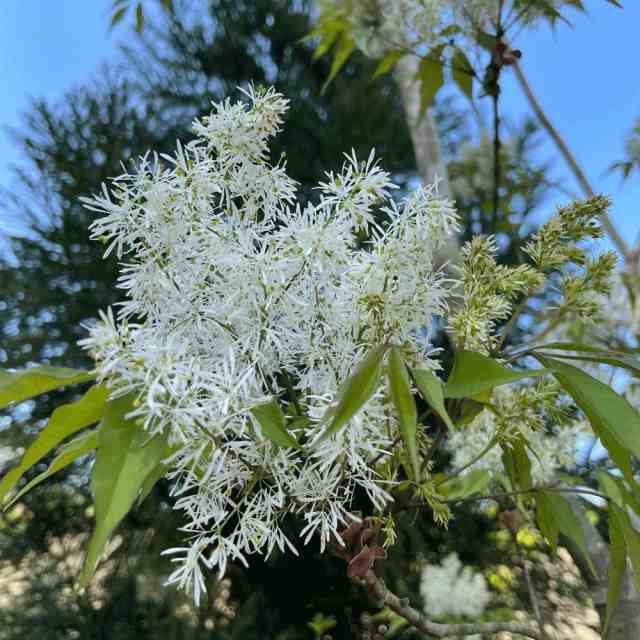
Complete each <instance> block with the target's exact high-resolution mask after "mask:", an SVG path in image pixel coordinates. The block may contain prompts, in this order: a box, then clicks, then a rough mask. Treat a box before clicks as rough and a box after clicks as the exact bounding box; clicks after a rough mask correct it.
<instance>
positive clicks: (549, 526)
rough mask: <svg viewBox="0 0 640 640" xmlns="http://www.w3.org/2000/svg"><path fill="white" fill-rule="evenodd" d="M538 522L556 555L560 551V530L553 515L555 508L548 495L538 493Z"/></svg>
mask: <svg viewBox="0 0 640 640" xmlns="http://www.w3.org/2000/svg"><path fill="white" fill-rule="evenodd" d="M536 506H537V513H536V515H537V521H538V526H539V527H540V531H541V532H542V535H543V536H544V537H545V538H546V539H547V542H548V543H549V546H550V547H551V550H552V551H553V552H554V553H555V552H556V550H557V549H558V535H559V533H560V529H559V528H558V523H557V522H556V519H555V517H554V515H553V507H552V504H551V501H550V500H549V499H548V498H547V495H546V494H545V493H543V492H538V494H537V496H536Z"/></svg>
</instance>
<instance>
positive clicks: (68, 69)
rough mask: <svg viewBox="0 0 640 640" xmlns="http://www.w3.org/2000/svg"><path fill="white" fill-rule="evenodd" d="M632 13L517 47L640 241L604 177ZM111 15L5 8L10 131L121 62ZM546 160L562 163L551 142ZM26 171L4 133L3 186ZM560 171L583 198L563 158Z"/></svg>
mask: <svg viewBox="0 0 640 640" xmlns="http://www.w3.org/2000/svg"><path fill="white" fill-rule="evenodd" d="M624 4H625V9H624V10H623V11H620V10H618V9H616V8H615V7H612V6H611V5H610V4H608V3H606V2H605V0H589V1H588V2H586V5H587V7H588V9H589V15H588V16H578V17H576V19H575V20H574V25H575V28H574V29H570V28H568V27H566V26H564V25H561V26H559V27H558V28H557V30H556V33H555V34H553V33H551V32H550V31H549V30H548V29H546V28H545V29H540V30H538V31H536V32H533V33H527V34H526V35H525V36H524V37H519V38H518V40H517V41H516V42H515V45H516V46H519V47H520V48H521V49H522V50H523V52H524V58H523V60H522V65H523V67H524V69H525V71H526V73H527V75H528V77H529V80H530V83H531V85H532V87H533V89H534V91H535V92H536V93H537V95H538V97H539V99H540V101H541V102H542V104H543V106H544V108H545V109H546V110H547V112H548V114H549V115H550V116H551V118H552V120H553V121H554V123H555V124H556V127H557V129H558V130H559V131H560V132H561V134H562V135H563V136H564V137H565V139H566V141H567V142H568V144H569V146H570V148H571V149H572V150H573V152H574V154H575V155H576V157H577V158H578V159H579V160H580V162H581V163H582V165H583V168H584V170H585V172H586V174H587V175H588V176H589V178H590V180H591V181H592V183H593V185H594V188H595V190H596V191H600V192H604V193H608V194H609V195H611V196H613V198H614V209H613V216H612V217H613V219H614V221H615V223H616V224H617V225H618V226H619V227H620V229H621V230H622V232H623V234H624V235H625V237H627V238H629V239H631V240H633V239H634V238H635V236H636V234H637V233H638V231H640V179H639V178H638V177H633V178H632V179H630V180H629V181H628V182H627V183H626V184H624V185H622V184H621V180H620V178H619V177H618V175H614V176H603V175H602V174H603V173H604V171H605V170H606V168H607V167H608V166H609V164H610V163H611V162H613V161H615V160H618V159H620V158H621V157H622V153H623V140H624V136H625V134H626V133H627V132H628V130H629V129H630V128H631V127H632V125H633V121H634V119H635V118H636V117H638V116H640V37H639V36H638V28H639V27H640V2H638V0H624ZM108 14H109V2H107V1H106V0H90V1H88V0H56V2H52V1H51V0H2V3H1V7H0V70H1V72H2V86H3V88H2V99H0V127H2V128H3V129H4V128H6V127H15V126H18V125H19V124H20V114H21V112H23V111H24V110H25V109H26V108H27V107H28V104H29V97H30V96H32V97H46V98H49V99H52V100H55V99H56V98H58V97H60V96H61V95H62V94H63V93H64V92H65V91H66V90H68V89H70V88H72V87H73V86H75V85H78V84H82V83H83V82H85V81H87V80H88V79H90V78H91V76H92V75H93V74H95V73H96V70H97V69H98V68H99V65H100V63H101V62H105V61H109V60H113V59H114V58H115V57H116V54H117V41H118V39H122V38H128V37H134V35H133V33H132V32H131V29H130V25H127V26H124V27H120V28H118V29H117V30H116V32H115V34H110V33H109V32H108V28H107V26H108ZM503 110H504V112H505V113H506V114H508V116H509V118H510V119H512V120H513V121H517V120H518V119H519V118H521V117H522V116H524V115H526V114H527V113H529V108H528V106H527V104H526V102H525V101H524V99H523V98H522V95H521V93H520V90H519V89H518V87H517V85H516V83H515V81H514V80H513V79H512V78H511V77H510V74H507V76H506V77H505V82H504V97H503ZM141 151H143V150H141ZM541 153H542V155H543V156H544V157H547V158H552V157H555V156H556V155H557V154H556V151H555V148H554V147H553V146H551V144H548V143H545V145H544V147H543V148H542V150H541ZM17 162H20V154H19V152H18V150H17V149H16V148H15V147H14V145H13V144H12V143H11V140H10V138H9V136H8V135H7V134H6V132H5V131H4V130H2V131H0V184H1V185H3V186H8V185H9V183H10V174H9V171H8V167H9V165H10V164H12V163H17ZM555 166H556V168H557V172H558V175H560V176H565V177H566V184H567V186H568V187H570V188H572V189H574V190H575V191H576V192H578V188H577V186H576V185H575V184H574V183H573V180H572V178H571V177H570V175H569V173H568V172H567V171H566V170H565V169H564V166H563V164H562V160H561V159H560V158H558V159H557V161H556V163H555ZM639 175H640V174H639ZM0 221H1V216H0Z"/></svg>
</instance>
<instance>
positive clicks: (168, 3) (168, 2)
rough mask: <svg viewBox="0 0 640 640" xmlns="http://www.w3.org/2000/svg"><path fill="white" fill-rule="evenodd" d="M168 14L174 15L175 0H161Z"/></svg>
mask: <svg viewBox="0 0 640 640" xmlns="http://www.w3.org/2000/svg"><path fill="white" fill-rule="evenodd" d="M160 2H161V3H162V6H163V7H164V10H165V11H166V12H167V13H173V0H160Z"/></svg>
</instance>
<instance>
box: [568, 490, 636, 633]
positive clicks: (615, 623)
mask: <svg viewBox="0 0 640 640" xmlns="http://www.w3.org/2000/svg"><path fill="white" fill-rule="evenodd" d="M569 501H570V502H571V505H572V506H573V508H574V511H575V512H576V514H577V515H578V518H579V519H580V523H581V524H582V528H583V530H584V534H585V538H586V541H587V549H588V550H589V555H590V556H591V560H592V561H593V564H594V566H595V569H596V572H597V575H596V576H594V575H593V574H592V573H591V570H590V569H589V566H588V564H587V562H586V559H585V558H584V556H583V555H582V554H581V552H580V551H579V549H577V548H576V547H575V545H573V544H572V543H571V542H570V541H568V540H567V541H566V544H565V546H566V547H567V549H569V551H570V552H571V555H572V556H573V558H574V560H575V561H576V564H577V565H578V567H579V568H580V571H581V573H582V576H583V577H584V579H585V581H586V583H587V585H588V586H589V589H590V591H591V597H592V598H593V604H594V607H595V609H596V611H597V612H598V615H599V616H600V623H601V626H602V627H603V628H604V621H605V611H606V604H607V573H608V568H609V545H607V543H606V542H605V541H604V540H603V539H602V536H601V535H600V533H599V532H598V530H597V529H596V527H595V526H594V525H593V524H591V522H590V521H589V520H588V519H587V517H586V515H585V512H584V502H583V501H582V500H580V499H579V498H578V497H577V496H571V497H569ZM634 520H635V519H634ZM634 525H635V526H636V527H637V526H638V523H637V522H635V521H634ZM632 638H640V592H638V590H637V589H636V586H635V581H634V579H633V569H632V568H631V566H630V565H629V563H628V562H627V571H626V573H625V576H624V584H623V587H622V593H621V595H620V601H619V602H618V606H617V608H616V610H615V611H614V613H613V616H612V618H611V622H610V624H609V633H608V635H607V640H632Z"/></svg>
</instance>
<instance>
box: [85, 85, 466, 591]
mask: <svg viewBox="0 0 640 640" xmlns="http://www.w3.org/2000/svg"><path fill="white" fill-rule="evenodd" d="M247 98H248V103H249V104H248V105H247V104H244V103H237V104H232V103H230V102H229V101H226V102H224V103H223V104H218V105H214V110H213V112H212V113H211V115H210V116H208V117H205V118H203V119H202V120H201V121H196V122H195V124H194V131H195V133H196V135H197V137H196V139H194V140H193V141H192V142H190V143H189V144H187V145H186V146H181V145H180V144H178V148H177V152H176V154H175V157H170V156H165V155H163V156H160V157H158V156H156V155H146V156H144V157H143V158H141V160H140V162H139V164H138V167H137V171H136V172H135V173H133V174H125V175H122V176H120V177H118V178H116V179H114V180H113V182H112V184H111V188H110V190H108V189H107V188H106V187H104V188H103V193H102V195H100V196H97V197H95V198H93V199H87V200H86V201H85V203H86V206H87V207H88V208H89V209H91V210H93V211H95V212H98V213H99V214H102V217H100V218H98V219H97V220H96V221H95V222H94V223H93V225H92V232H93V237H95V238H97V239H100V240H102V241H104V242H105V243H106V244H107V245H108V248H107V253H109V252H111V251H115V252H116V253H117V255H118V257H119V258H120V259H122V260H125V262H124V264H123V265H122V270H121V277H120V280H119V286H120V287H121V288H122V289H124V290H125V291H126V295H127V299H126V300H125V301H124V302H123V303H121V305H120V307H119V308H118V312H117V318H114V314H113V312H112V311H109V312H108V313H106V314H104V315H103V316H102V320H101V321H100V322H99V323H98V324H97V325H95V326H94V327H93V328H92V330H91V335H90V337H89V338H88V339H87V340H84V341H83V343H84V346H85V347H86V348H88V349H89V350H90V351H91V353H92V355H93V356H94V358H95V360H96V363H97V370H98V371H99V374H100V378H101V379H102V380H105V381H106V382H107V383H108V384H109V385H110V386H111V387H112V388H113V390H114V394H132V395H133V396H134V397H135V398H136V407H137V408H136V410H135V411H134V413H133V414H132V415H134V416H135V417H136V418H137V419H138V421H139V422H140V424H141V425H142V426H143V427H144V428H145V429H146V430H147V431H148V432H149V433H150V434H153V433H157V432H164V433H166V434H169V439H170V443H171V444H172V445H173V447H174V451H175V454H174V455H173V456H172V458H171V464H172V467H173V469H172V471H171V472H170V474H169V475H170V477H172V478H173V479H174V481H175V483H174V494H175V497H176V508H178V509H181V510H183V511H184V513H185V514H186V517H187V519H188V523H187V524H186V526H185V527H184V531H185V532H186V534H187V539H188V545H187V546H185V547H180V548H177V549H171V550H169V552H170V553H176V554H177V557H176V558H175V561H176V562H178V564H179V566H178V568H177V569H176V571H175V572H174V573H173V574H172V576H171V577H170V579H169V582H171V583H177V584H179V585H180V586H181V587H184V588H189V589H190V590H191V591H192V592H193V593H194V594H195V598H196V600H197V599H198V598H199V596H200V594H201V592H202V591H203V590H204V580H203V576H202V567H203V566H206V567H207V568H213V567H217V568H218V569H219V571H220V572H221V573H222V572H224V570H225V566H226V563H227V560H240V561H242V562H245V557H246V556H247V555H249V554H253V553H258V552H260V553H264V554H267V555H268V554H269V553H270V552H271V551H272V550H273V549H274V548H275V547H277V548H279V549H281V550H285V548H288V549H290V550H291V551H293V552H295V547H294V545H293V543H292V542H291V541H290V540H289V539H288V538H287V537H286V536H285V533H284V532H283V530H282V528H281V527H282V520H283V518H284V517H285V516H286V515H287V514H300V516H301V518H302V519H303V520H304V525H303V526H302V527H301V531H300V535H301V537H302V538H303V539H304V541H305V543H306V542H308V541H309V540H310V539H311V537H312V536H314V535H318V536H319V539H320V545H321V547H322V548H324V546H325V545H326V544H327V542H329V541H330V540H332V539H334V540H335V539H336V537H337V536H338V534H337V532H338V530H339V529H340V528H342V527H343V526H344V525H345V524H346V523H348V522H349V511H350V507H351V500H352V496H353V493H354V490H355V489H356V488H357V487H360V489H361V490H363V491H364V492H365V493H366V494H367V495H368V496H369V498H370V499H371V502H372V503H373V505H374V506H375V507H382V506H383V505H384V504H385V503H386V502H387V501H388V500H389V499H390V496H389V494H388V492H387V491H386V490H385V487H386V484H385V481H383V479H382V478H380V477H379V475H378V474H377V473H376V471H375V469H374V468H372V462H373V461H374V460H375V461H379V460H381V459H384V456H385V454H387V453H389V452H390V449H391V444H392V443H393V441H394V439H395V438H396V437H397V433H398V432H397V425H396V424H395V423H394V422H393V419H392V418H390V417H389V415H390V411H389V408H388V406H387V403H388V399H387V397H386V393H384V391H383V390H381V391H379V392H378V393H377V394H375V395H374V397H373V398H372V399H371V400H370V401H369V402H368V403H367V405H366V407H365V409H363V410H362V411H361V412H359V413H358V414H357V415H356V416H355V417H354V418H353V419H352V420H351V421H350V422H349V424H348V425H347V426H346V427H345V428H344V429H342V430H341V431H340V432H339V433H338V434H336V435H335V436H333V437H331V438H329V439H327V440H325V441H323V442H322V443H318V439H319V435H320V433H321V432H322V431H323V428H324V425H323V424H320V419H321V417H322V416H324V414H325V412H326V411H327V408H328V407H329V405H330V403H332V402H334V401H335V399H336V394H337V391H338V389H339V386H340V385H341V384H342V383H343V382H344V380H345V379H346V378H347V376H348V375H349V374H350V372H352V371H353V369H354V368H355V367H356V366H357V365H358V363H359V361H360V360H361V359H362V357H363V355H364V354H365V353H366V352H367V351H368V350H369V349H370V348H371V347H372V345H376V344H380V343H381V342H382V341H383V340H389V339H390V340H393V341H394V342H395V343H398V344H402V345H403V346H404V347H405V348H406V349H411V350H412V351H413V354H414V359H415V361H416V363H420V364H421V366H428V367H432V368H435V367H437V364H436V363H435V362H434V361H432V360H430V359H429V355H430V348H429V342H428V339H427V337H426V336H428V332H429V330H430V326H431V324H432V319H433V317H434V316H438V315H442V314H443V313H444V312H445V310H446V304H447V296H448V284H449V283H448V282H447V281H446V280H445V279H444V275H443V274H442V273H441V272H438V271H435V270H434V267H433V256H434V252H435V251H436V250H437V249H438V247H440V246H441V245H442V244H443V243H444V242H445V241H446V239H447V237H448V236H449V235H450V234H452V233H454V232H455V230H456V228H457V223H456V215H455V212H454V210H453V208H452V205H451V203H449V202H447V201H445V200H441V199H438V198H437V194H436V193H435V189H434V188H430V189H426V190H419V191H417V192H415V193H413V194H412V195H411V196H410V197H409V198H408V199H407V200H406V202H405V203H404V204H403V205H402V206H401V207H398V206H397V205H396V204H395V203H394V202H393V201H392V200H391V199H390V189H392V188H394V185H393V184H392V183H391V182H390V180H389V175H388V174H387V173H385V172H384V171H382V170H381V169H380V168H379V167H378V165H377V164H376V163H375V161H374V156H373V152H372V154H371V155H370V156H369V158H368V160H367V161H366V162H359V161H358V160H357V159H356V158H355V156H354V155H351V156H347V160H346V162H345V163H344V166H343V168H342V171H341V172H340V173H338V174H333V173H332V174H327V179H326V181H325V182H323V183H321V184H320V185H319V186H318V192H319V195H320V197H319V201H318V203H317V204H308V205H306V206H302V205H300V204H298V203H297V202H296V196H295V184H294V182H293V181H292V180H291V179H290V178H289V177H288V176H287V174H286V172H285V166H284V164H283V163H282V162H280V163H279V164H277V165H272V164H270V162H269V160H268V155H269V149H268V140H269V138H270V137H271V136H273V135H274V134H275V133H276V132H277V131H278V130H279V128H280V126H281V123H282V120H283V116H284V114H285V112H286V109H287V100H285V99H284V98H283V97H282V96H281V95H279V94H278V93H276V92H275V91H273V90H255V89H253V88H251V89H249V90H248V91H247ZM310 152H312V151H311V150H310ZM273 399H277V400H278V401H279V402H280V404H281V406H282V407H283V409H284V411H285V413H286V420H287V428H288V429H289V433H290V434H291V436H292V437H294V438H295V439H297V441H298V443H299V446H298V447H293V446H292V447H278V446H276V445H275V444H274V443H273V442H271V441H270V440H269V438H267V437H265V434H264V433H262V431H261V427H260V424H259V422H258V421H257V420H256V418H255V416H254V414H253V412H252V409H254V408H255V407H256V406H257V405H261V404H263V403H267V402H270V401H271V400H273ZM391 481H392V480H391ZM386 482H389V480H388V479H387V480H386Z"/></svg>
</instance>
